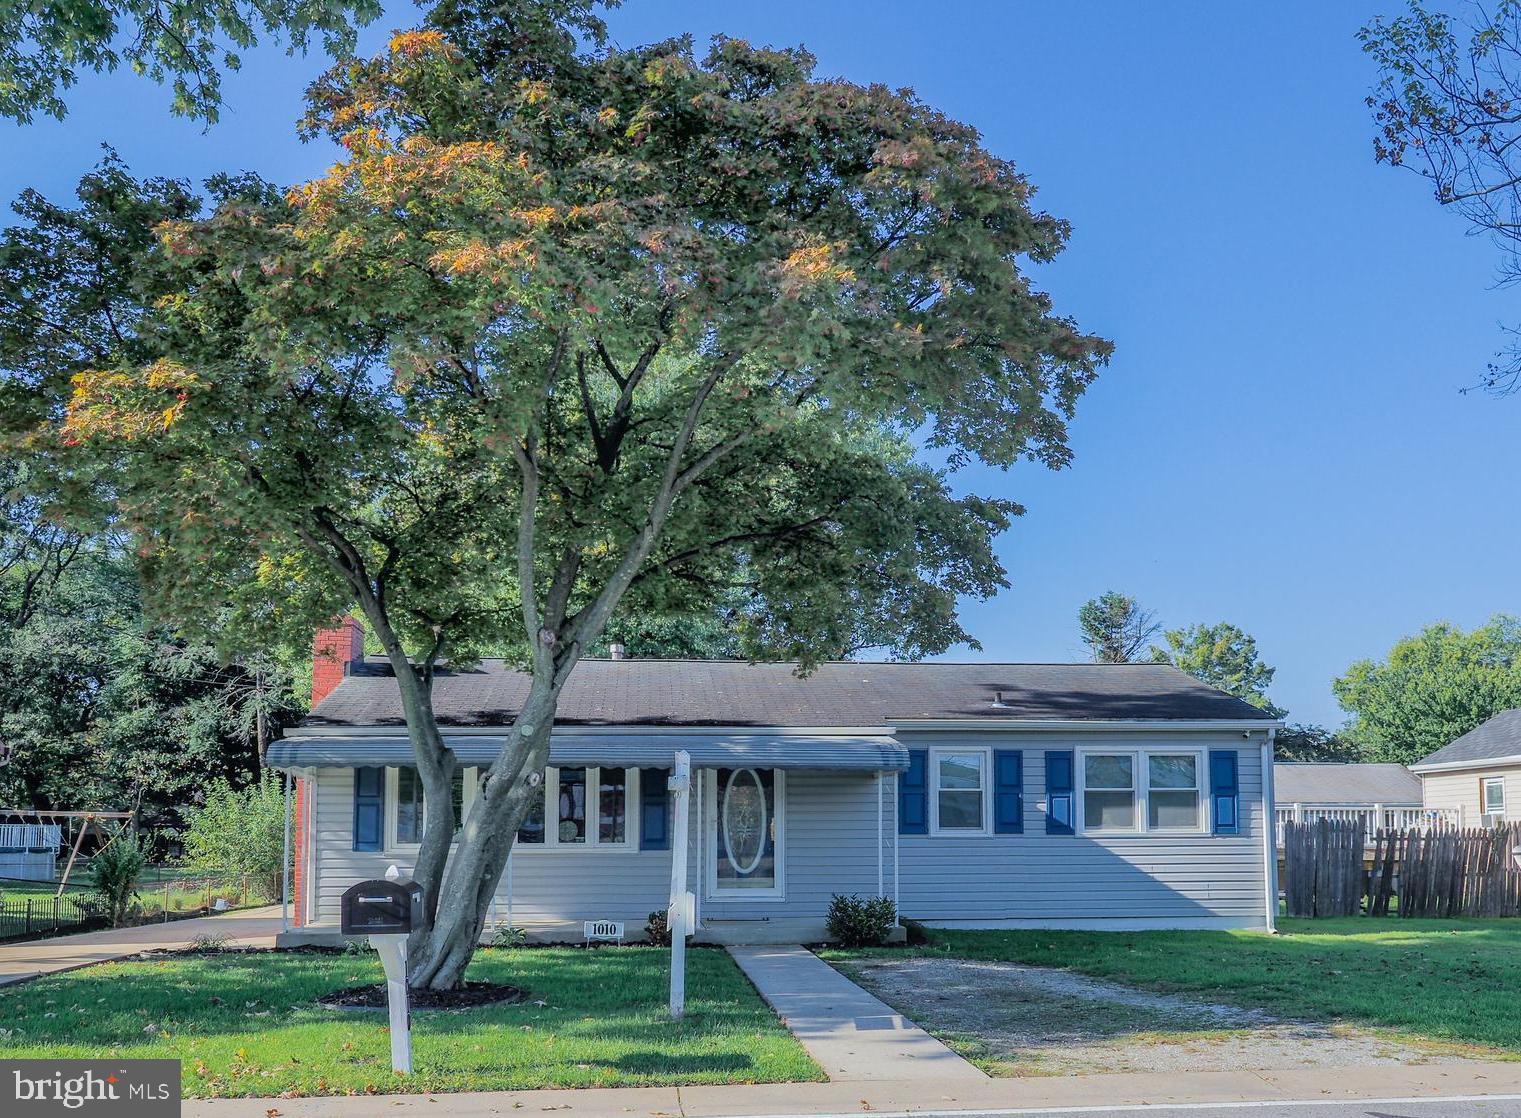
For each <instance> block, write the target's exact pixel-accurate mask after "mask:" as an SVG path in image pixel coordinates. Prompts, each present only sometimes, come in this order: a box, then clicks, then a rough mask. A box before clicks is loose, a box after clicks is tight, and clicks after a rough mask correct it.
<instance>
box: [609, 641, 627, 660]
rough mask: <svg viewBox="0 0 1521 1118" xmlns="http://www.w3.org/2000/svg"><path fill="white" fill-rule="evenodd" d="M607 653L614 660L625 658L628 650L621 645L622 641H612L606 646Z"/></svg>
mask: <svg viewBox="0 0 1521 1118" xmlns="http://www.w3.org/2000/svg"><path fill="white" fill-rule="evenodd" d="M607 654H608V656H610V657H612V659H614V660H627V659H628V650H627V649H626V648H624V647H623V642H622V641H613V643H612V644H610V645H608V646H607Z"/></svg>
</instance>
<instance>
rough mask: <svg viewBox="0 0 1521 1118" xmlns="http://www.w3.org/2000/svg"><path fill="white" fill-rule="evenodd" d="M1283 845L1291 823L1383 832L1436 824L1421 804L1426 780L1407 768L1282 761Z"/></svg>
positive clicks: (1278, 784)
mask: <svg viewBox="0 0 1521 1118" xmlns="http://www.w3.org/2000/svg"><path fill="white" fill-rule="evenodd" d="M1273 803H1274V807H1275V809H1276V813H1277V816H1278V843H1279V845H1280V846H1281V845H1282V844H1283V824H1284V823H1286V822H1288V821H1289V820H1291V819H1292V820H1295V821H1297V822H1305V821H1309V820H1315V819H1361V820H1362V821H1363V826H1364V828H1365V829H1366V830H1367V832H1368V833H1369V834H1370V835H1371V834H1372V833H1373V832H1374V831H1376V830H1377V829H1378V828H1380V827H1399V828H1406V827H1416V826H1421V825H1422V824H1425V823H1427V822H1431V821H1432V820H1431V819H1430V818H1429V817H1428V813H1427V812H1425V811H1424V810H1423V808H1422V804H1421V778H1420V777H1418V776H1416V775H1415V774H1414V773H1412V772H1411V771H1410V770H1409V769H1407V768H1406V767H1405V766H1404V765H1396V764H1347V763H1342V762H1320V761H1278V762H1276V763H1275V764H1274V765H1273Z"/></svg>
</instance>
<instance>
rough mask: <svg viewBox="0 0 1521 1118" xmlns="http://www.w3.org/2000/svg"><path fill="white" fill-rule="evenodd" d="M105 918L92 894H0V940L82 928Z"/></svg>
mask: <svg viewBox="0 0 1521 1118" xmlns="http://www.w3.org/2000/svg"><path fill="white" fill-rule="evenodd" d="M105 922H106V916H105V906H103V905H102V904H101V903H100V902H99V901H97V900H96V899H95V898H94V897H93V896H79V895H78V894H73V893H69V894H65V895H64V896H62V897H56V896H49V895H46V894H39V895H35V896H18V895H12V896H0V940H11V939H33V938H35V937H38V936H50V935H59V934H61V933H64V932H83V931H88V930H90V929H92V928H100V927H104V926H105Z"/></svg>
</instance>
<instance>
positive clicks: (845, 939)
mask: <svg viewBox="0 0 1521 1118" xmlns="http://www.w3.org/2000/svg"><path fill="white" fill-rule="evenodd" d="M897 922H898V907H897V905H895V904H893V902H892V898H891V897H862V896H857V895H855V894H852V895H850V896H848V897H847V896H845V895H843V894H840V893H836V894H835V895H834V896H833V897H832V898H831V899H830V901H829V915H828V916H827V917H825V920H824V926H825V928H826V929H827V930H828V932H829V938H830V939H831V940H833V941H834V942H835V943H838V944H839V945H840V946H841V947H880V946H881V945H882V944H884V943H886V942H887V937H888V936H890V935H892V931H893V925H895V924H896V923H897Z"/></svg>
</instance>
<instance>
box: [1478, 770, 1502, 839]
mask: <svg viewBox="0 0 1521 1118" xmlns="http://www.w3.org/2000/svg"><path fill="white" fill-rule="evenodd" d="M1479 787H1480V796H1479V807H1480V810H1481V811H1482V812H1483V815H1484V821H1483V823H1484V826H1486V827H1498V826H1500V825H1501V824H1503V823H1504V822H1505V778H1504V777H1503V776H1491V777H1485V779H1484V781H1483V783H1482V784H1481V785H1480V786H1479Z"/></svg>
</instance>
